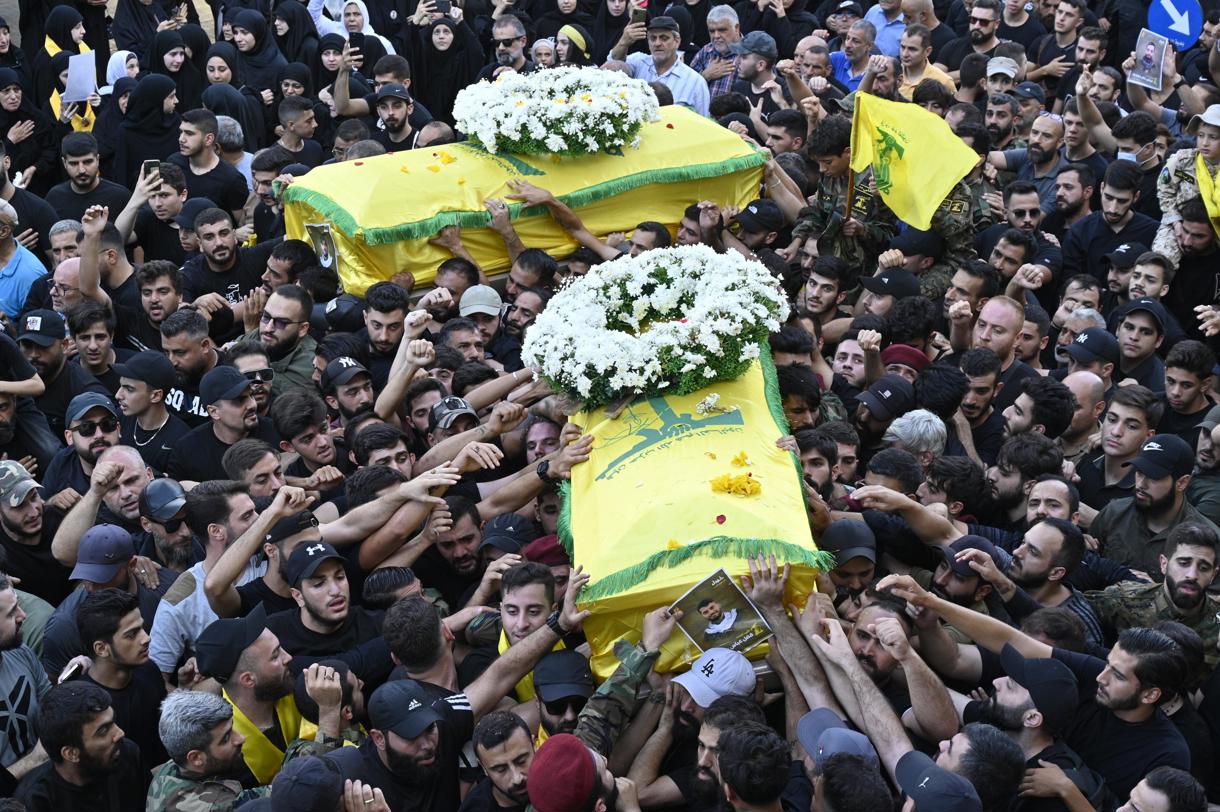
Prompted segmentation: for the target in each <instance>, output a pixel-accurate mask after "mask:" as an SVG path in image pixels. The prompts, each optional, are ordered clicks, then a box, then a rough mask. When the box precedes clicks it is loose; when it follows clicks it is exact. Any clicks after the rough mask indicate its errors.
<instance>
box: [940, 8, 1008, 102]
mask: <svg viewBox="0 0 1220 812" xmlns="http://www.w3.org/2000/svg"><path fill="white" fill-rule="evenodd" d="M969 14H970V20H969V23H968V25H969V27H970V30H969V33H968V34H967V35H966V36H964V37H958V38H957V39H955V40H952V41H950V42H948V43H946V44H945V46H944V47H943V48H942V49H941V51H940V53H939V54H937V56H936V67H938V68H940V69H942V70H944V71H946V72H947V73H948V74H949V78H950V79H952V80H953V81H955V82H956V81H957V80H958V78H959V77H958V73H959V71H960V69H961V67H962V60H964V59H965V58H966V56H967V55H968V54H972V53H974V54H982V55H983V56H986V57H990V56H992V54H993V53H994V52H995V49H996V46H998V45H999V44H1000V40H999V37H997V36H996V32H997V31H999V29H1000V14H1001V11H1000V4H999V2H998V0H976V2H974V3H973V4H972V5H971V7H970V11H969ZM959 30H960V29H959ZM983 72H984V73H985V72H986V71H985V70H984V71H983Z"/></svg>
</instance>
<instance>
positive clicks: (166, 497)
mask: <svg viewBox="0 0 1220 812" xmlns="http://www.w3.org/2000/svg"><path fill="white" fill-rule="evenodd" d="M184 507H186V491H185V490H183V488H182V485H180V484H179V483H178V480H176V479H154V480H153V481H152V482H149V483H148V484H147V485H145V486H144V490H143V491H141V492H140V515H141V516H143V517H144V518H146V519H152V520H153V521H154V522H160V523H161V524H165V523H166V522H168V521H169V520H170V519H172V518H174V517H175V516H177V515H178V514H179V513H181V512H182V509H183V508H184Z"/></svg>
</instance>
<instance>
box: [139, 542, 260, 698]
mask: <svg viewBox="0 0 1220 812" xmlns="http://www.w3.org/2000/svg"><path fill="white" fill-rule="evenodd" d="M266 571H267V562H265V561H263V562H260V563H258V564H255V563H254V560H253V559H251V561H250V562H249V563H247V564H246V568H245V570H244V571H242V574H241V576H240V577H239V578H238V579H237V583H238V585H239V586H240V585H241V584H245V583H248V582H250V581H253V580H254V579H255V578H259V577H261V576H262V575H263V573H265V572H266ZM205 578H207V573H206V572H204V570H203V562H202V561H200V562H199V563H198V564H196V565H195V566H193V567H191V568H190V569H189V570H187V571H186V572H184V573H182V574H181V575H179V576H178V579H177V580H176V581H174V585H173V586H171V587H170V588H169V591H168V592H166V593H165V597H164V598H162V599H161V603H160V605H158V606H157V615H156V617H154V618H153V625H152V633H151V634H150V635H149V636H150V638H151V639H150V640H149V643H148V658H149V659H150V660H152V661H153V662H154V663H156V664H157V668H159V669H161V673H162V674H172V673H174V672H175V671H177V670H178V663H179V661H180V660H181V659H182V654H183V652H184V651H186V649H187V647H188V646H191V645H193V644H194V642H195V638H197V637H198V636H199V635H200V634H202V633H203V630H204V629H206V628H207V627H208V625H209V624H211V623H212V621H214V620H218V619H219V618H218V617H217V615H216V613H215V612H213V611H212V607H211V605H209V604H208V596H207V594H206V593H205V592H204V591H203V582H204V579H205Z"/></svg>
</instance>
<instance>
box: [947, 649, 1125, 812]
mask: <svg viewBox="0 0 1220 812" xmlns="http://www.w3.org/2000/svg"><path fill="white" fill-rule="evenodd" d="M1000 664H1001V665H1002V666H1003V667H1004V672H1005V674H1006V676H1003V677H997V678H996V679H995V680H994V683H993V684H994V687H995V693H993V694H992V695H991V696H990V697H988V698H987V699H983V700H974V701H972V702H970V703H969V704H968V705H966V707H965V708H964V709H963V711H962V717H963V719H964V720H965V721H967V722H986V723H987V724H990V725H994V726H995V727H996V728H998V729H999V730H1001V731H1003V732H1004V734H1005V735H1007V736H1008V737H1009V738H1011V739H1012V740H1013V741H1015V742H1016V743H1017V744H1018V745H1020V747H1021V752H1022V753H1024V754H1025V758H1026V762H1025V766H1026V769H1028V770H1037V769H1039V768H1046V767H1048V766H1049V765H1055V766H1056V767H1058V768H1060V769H1062V770H1063V771H1064V773H1065V774H1066V775H1067V776H1068V780H1070V781H1071V782H1072V783H1073V784H1075V785H1076V787H1077V789H1079V790H1080V792H1081V794H1082V795H1084V797H1086V798H1098V799H1100V797H1101V793H1102V782H1101V779H1100V777H1098V776H1097V774H1096V773H1094V772H1093V771H1091V770H1089V769H1088V768H1087V767H1084V766H1083V765H1082V762H1081V760H1080V756H1078V755H1077V754H1076V751H1074V750H1072V748H1070V747H1068V746H1067V744H1065V743H1064V742H1063V741H1062V739H1061V738H1060V737H1061V736H1062V735H1063V731H1064V730H1065V729H1066V728H1067V726H1068V724H1069V723H1070V722H1071V721H1072V716H1073V714H1074V713H1075V710H1076V695H1077V693H1078V692H1079V686H1078V684H1077V682H1076V675H1075V674H1073V673H1072V670H1071V669H1070V668H1068V667H1067V666H1066V665H1064V664H1063V663H1061V662H1059V661H1058V660H1055V659H1052V658H1045V659H1041V658H1030V659H1026V658H1025V657H1022V656H1021V654H1020V652H1018V651H1017V650H1016V649H1015V648H1013V647H1012V646H1010V645H1006V646H1004V648H1003V650H1001V652H1000ZM1044 792H1045V791H1044V790H1042V789H1041V788H1036V789H1033V790H1032V791H1031V792H1030V793H1029V794H1028V795H1026V794H1024V793H1023V794H1022V795H1021V796H1019V797H1018V798H1016V799H1015V800H1014V801H1013V804H1012V806H1011V807H1010V809H1011V810H1012V812H1035V811H1036V810H1052V809H1062V808H1064V807H1063V805H1062V803H1061V802H1060V799H1059V797H1058V796H1051V795H1047V794H1044ZM1040 799H1046V800H1040Z"/></svg>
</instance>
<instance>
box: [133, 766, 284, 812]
mask: <svg viewBox="0 0 1220 812" xmlns="http://www.w3.org/2000/svg"><path fill="white" fill-rule="evenodd" d="M269 795H271V787H269V786H267V787H257V788H255V789H244V788H243V787H242V785H241V782H240V781H238V780H236V779H232V778H218V777H207V778H195V777H192V776H189V775H184V774H183V772H182V770H181V768H179V767H178V765H177V764H175V763H174V762H172V761H167V762H165V763H164V764H162V765H161V766H160V767H158V768H157V770H156V772H154V773H153V778H152V784H151V786H149V788H148V802H147V803H146V804H145V806H144V809H145V812H229V811H230V810H232V809H233V808H234V807H236V806H237V805H239V804H244V803H245V802H246V801H252V800H254V799H255V798H266V797H268V796H269Z"/></svg>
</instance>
